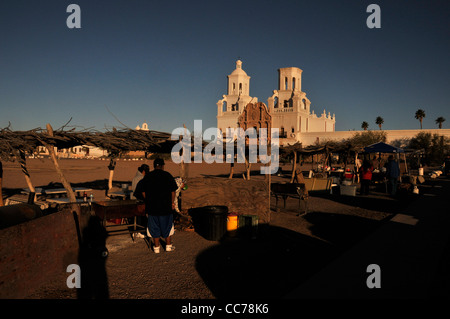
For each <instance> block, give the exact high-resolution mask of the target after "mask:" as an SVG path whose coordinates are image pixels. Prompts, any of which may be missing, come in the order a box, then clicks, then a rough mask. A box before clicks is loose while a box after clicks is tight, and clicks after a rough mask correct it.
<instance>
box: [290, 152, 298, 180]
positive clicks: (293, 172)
mask: <svg viewBox="0 0 450 319" xmlns="http://www.w3.org/2000/svg"><path fill="white" fill-rule="evenodd" d="M296 169H297V151H294V163H293V164H292V173H291V183H293V182H294V178H295V171H296Z"/></svg>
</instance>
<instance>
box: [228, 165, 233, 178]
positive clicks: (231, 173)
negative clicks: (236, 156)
mask: <svg viewBox="0 0 450 319" xmlns="http://www.w3.org/2000/svg"><path fill="white" fill-rule="evenodd" d="M233 174H234V163H230V176H228V178H229V179H232V178H233Z"/></svg>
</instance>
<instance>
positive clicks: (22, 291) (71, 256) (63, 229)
mask: <svg viewBox="0 0 450 319" xmlns="http://www.w3.org/2000/svg"><path fill="white" fill-rule="evenodd" d="M0 238H1V241H0V298H12V299H14V298H25V297H27V296H29V295H30V294H32V293H33V291H34V290H36V289H37V288H39V287H40V286H41V285H42V284H45V283H48V282H49V281H51V280H52V279H53V280H54V278H61V274H64V273H66V269H67V266H68V265H70V264H77V260H78V250H79V244H78V237H77V229H76V224H75V219H74V216H73V215H72V213H71V212H70V211H67V212H60V213H54V214H51V215H47V216H44V217H40V218H36V219H33V220H31V221H28V222H25V223H21V224H19V225H15V226H12V227H8V228H5V229H2V230H0ZM67 276H69V274H68V273H67Z"/></svg>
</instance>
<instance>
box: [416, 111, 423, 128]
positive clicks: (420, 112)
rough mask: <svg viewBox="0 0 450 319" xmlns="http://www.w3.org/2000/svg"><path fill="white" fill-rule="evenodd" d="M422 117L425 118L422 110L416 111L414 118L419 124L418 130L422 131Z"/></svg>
mask: <svg viewBox="0 0 450 319" xmlns="http://www.w3.org/2000/svg"><path fill="white" fill-rule="evenodd" d="M424 117H425V111H424V110H422V109H418V110H417V111H416V116H415V118H416V119H418V120H419V122H420V129H422V120H423V118H424Z"/></svg>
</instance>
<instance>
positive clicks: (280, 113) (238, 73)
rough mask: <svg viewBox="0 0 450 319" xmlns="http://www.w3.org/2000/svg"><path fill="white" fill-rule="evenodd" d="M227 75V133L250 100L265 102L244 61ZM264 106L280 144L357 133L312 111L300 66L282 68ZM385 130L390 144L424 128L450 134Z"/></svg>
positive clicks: (220, 109)
mask: <svg viewBox="0 0 450 319" xmlns="http://www.w3.org/2000/svg"><path fill="white" fill-rule="evenodd" d="M227 78H228V91H227V94H226V95H223V97H222V99H220V100H219V101H218V102H217V128H218V129H220V130H221V131H222V133H224V135H225V133H226V130H227V128H234V129H235V128H238V127H239V120H240V118H242V115H243V113H245V112H244V110H245V107H246V106H247V105H248V104H249V103H251V104H253V105H256V104H259V105H261V104H262V103H258V98H257V97H252V96H250V76H248V75H247V73H246V72H245V71H244V70H243V69H242V61H240V60H237V61H236V68H235V70H234V71H233V72H231V74H230V75H228V76H227ZM264 107H265V110H264V112H266V111H267V112H266V113H268V114H269V117H270V118H271V127H272V128H278V129H279V134H280V145H292V144H295V143H296V142H300V143H302V144H303V145H304V146H308V145H311V144H315V143H317V142H324V141H327V140H336V141H340V140H342V139H347V138H351V137H352V136H353V135H354V134H355V131H335V124H336V117H335V115H334V114H333V115H331V114H330V112H328V113H327V112H326V111H325V110H323V112H322V113H321V114H320V115H319V114H315V113H314V111H311V108H310V107H311V101H310V100H309V99H308V98H307V97H306V93H305V92H303V91H302V70H301V69H299V68H296V67H288V68H280V69H278V90H274V91H273V95H272V96H270V97H269V98H268V99H267V104H265V103H264ZM261 112H263V111H261ZM261 122H262V121H260V125H259V127H258V125H257V123H258V121H257V120H256V122H255V121H254V123H256V125H254V127H255V128H261V127H264V125H263V123H261ZM252 125H253V124H252ZM266 127H267V125H266ZM244 129H246V128H244ZM384 131H385V132H386V135H387V142H388V143H389V142H392V141H395V140H404V139H409V138H412V137H414V136H415V135H417V134H418V133H419V132H424V131H426V132H430V133H432V134H434V133H438V134H439V135H444V136H447V137H450V129H428V130H384Z"/></svg>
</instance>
